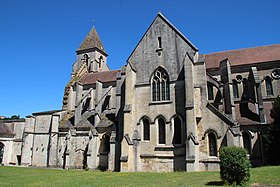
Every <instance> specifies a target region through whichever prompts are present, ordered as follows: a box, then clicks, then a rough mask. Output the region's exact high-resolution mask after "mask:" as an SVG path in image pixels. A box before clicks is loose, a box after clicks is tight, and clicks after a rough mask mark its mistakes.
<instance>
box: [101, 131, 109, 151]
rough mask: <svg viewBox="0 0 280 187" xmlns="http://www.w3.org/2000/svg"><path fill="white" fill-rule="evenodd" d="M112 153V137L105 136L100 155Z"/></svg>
mask: <svg viewBox="0 0 280 187" xmlns="http://www.w3.org/2000/svg"><path fill="white" fill-rule="evenodd" d="M109 152H110V136H108V135H106V134H105V135H103V136H102V139H101V144H100V148H99V153H101V154H108V153H109Z"/></svg>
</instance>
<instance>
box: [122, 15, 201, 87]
mask: <svg viewBox="0 0 280 187" xmlns="http://www.w3.org/2000/svg"><path fill="white" fill-rule="evenodd" d="M197 51H198V49H197V48H196V47H195V46H194V45H193V44H192V43H191V42H190V41H189V40H188V39H187V38H186V37H185V36H184V35H183V34H182V33H181V32H180V31H179V30H178V29H177V28H175V27H174V26H173V25H172V24H171V23H170V22H169V21H168V20H167V19H166V18H165V17H164V16H163V15H162V14H161V13H158V15H157V16H156V18H155V19H154V20H153V22H152V24H151V25H150V26H149V28H148V30H147V31H146V32H145V34H144V35H143V37H142V38H141V40H140V41H139V43H138V44H137V45H136V47H135V49H134V50H133V52H132V53H131V55H130V56H129V58H128V60H127V62H128V63H129V64H130V65H131V66H132V67H133V69H134V70H135V71H137V75H136V82H137V84H138V83H140V84H141V83H148V82H149V80H150V77H151V74H152V72H153V71H154V70H155V69H156V68H157V67H158V66H161V67H163V68H164V69H165V70H166V71H167V72H168V74H170V78H171V80H176V79H177V78H178V75H179V73H180V72H181V70H182V67H183V63H184V59H185V58H186V54H187V55H189V56H192V57H193V56H194V55H195V54H196V52H197Z"/></svg>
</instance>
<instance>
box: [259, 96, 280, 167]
mask: <svg viewBox="0 0 280 187" xmlns="http://www.w3.org/2000/svg"><path fill="white" fill-rule="evenodd" d="M270 116H271V118H273V120H274V121H273V123H272V124H269V125H268V127H267V129H266V131H265V132H264V135H263V140H264V149H265V156H266V158H267V163H268V164H269V165H280V159H279V155H280V146H279V145H280V97H279V96H278V97H277V98H276V99H275V100H274V102H273V104H272V109H271V110H270Z"/></svg>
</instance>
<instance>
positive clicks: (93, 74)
mask: <svg viewBox="0 0 280 187" xmlns="http://www.w3.org/2000/svg"><path fill="white" fill-rule="evenodd" d="M76 54H77V60H76V62H74V64H73V66H72V67H73V69H72V73H71V78H70V80H69V82H68V84H67V85H66V86H65V88H64V97H63V99H62V100H63V106H62V108H61V110H53V111H44V112H38V113H33V114H32V115H30V116H27V117H26V118H25V119H14V120H0V163H2V164H3V165H23V166H33V167H56V168H64V169H85V168H89V169H100V170H110V171H124V172H126V171H211V170H218V169H219V150H220V148H221V147H224V146H238V147H244V148H245V149H247V151H248V155H249V157H250V160H251V163H252V164H253V165H254V166H257V165H262V164H264V163H265V157H264V155H263V145H262V131H263V129H265V128H266V127H267V126H268V125H269V124H270V123H271V122H272V120H273V119H271V117H270V109H271V108H272V101H273V99H274V98H276V97H277V96H279V95H280V44H276V45H269V46H262V47H255V48H246V49H237V50H230V51H222V52H216V53H211V54H200V53H199V49H198V48H197V47H196V46H195V45H194V44H193V43H192V42H191V41H189V40H188V38H187V37H185V36H184V35H183V34H182V33H181V32H180V31H179V30H178V29H177V28H176V27H175V26H174V25H172V23H170V22H169V21H168V19H166V18H165V17H164V16H163V15H162V14H161V13H158V15H157V16H156V18H155V19H154V20H153V22H152V23H151V25H150V26H149V28H148V30H147V31H146V32H145V33H144V31H143V37H142V38H141V40H140V41H139V43H138V44H137V45H136V46H135V48H134V50H133V51H132V52H131V54H130V56H129V57H128V60H127V62H126V63H124V64H123V67H120V69H118V70H110V68H109V66H108V64H107V56H108V54H107V52H106V50H105V47H104V46H103V44H102V42H101V39H100V38H99V36H98V33H97V31H96V29H95V28H92V30H91V31H90V32H89V33H88V35H87V36H86V37H85V39H84V41H83V42H82V43H81V45H80V47H79V48H78V49H77V51H76ZM69 66H70V64H69Z"/></svg>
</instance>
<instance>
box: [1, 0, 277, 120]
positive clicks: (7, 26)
mask: <svg viewBox="0 0 280 187" xmlns="http://www.w3.org/2000/svg"><path fill="white" fill-rule="evenodd" d="M279 7H280V1H279V0H234V1H231V0H192V1H190V0H138V1H136V0H135V1H132V0H102V1H101V0H99V1H97V0H91V1H89V0H79V1H74V0H47V1H38V0H21V1H19V0H1V1H0V63H1V73H0V81H1V89H0V106H1V107H0V115H4V116H11V115H14V114H19V115H21V117H24V116H26V115H29V114H31V113H32V112H39V111H47V110H56V109H61V106H62V97H63V92H64V86H65V85H66V83H67V82H68V81H69V79H70V74H71V68H72V64H73V63H74V62H75V59H76V53H75V51H76V50H77V49H78V47H79V45H80V44H81V42H82V41H83V39H84V38H85V36H86V35H87V33H88V32H89V31H90V29H91V28H92V26H93V25H94V26H95V28H96V29H97V32H98V33H99V36H100V38H101V40H102V42H103V45H104V46H105V49H106V51H107V53H108V54H109V56H108V65H109V66H110V68H111V69H118V68H120V67H121V66H122V65H125V63H126V60H127V58H128V56H129V55H130V53H131V52H132V50H133V49H134V47H135V46H136V45H137V43H138V41H139V40H140V39H141V37H142V35H143V34H144V33H145V31H146V29H147V28H148V27H149V25H150V24H151V22H152V21H153V19H154V18H155V17H156V15H157V13H158V11H161V12H162V13H163V15H164V16H165V17H166V18H167V19H168V20H169V21H170V22H171V23H173V25H175V26H176V27H177V28H178V29H179V30H180V31H181V32H182V33H183V34H184V35H185V36H186V37H187V38H188V39H189V40H190V41H191V42H192V43H193V44H194V45H195V46H196V47H198V48H199V50H200V53H203V54H206V53H211V52H217V51H224V50H230V49H238V48H247V47H254V46H262V45H270V44H277V43H278V44H279V43H280V12H279ZM93 20H94V21H93Z"/></svg>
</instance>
